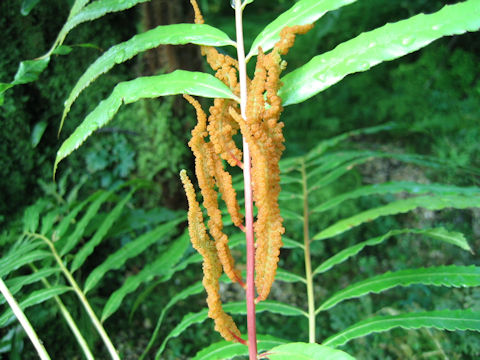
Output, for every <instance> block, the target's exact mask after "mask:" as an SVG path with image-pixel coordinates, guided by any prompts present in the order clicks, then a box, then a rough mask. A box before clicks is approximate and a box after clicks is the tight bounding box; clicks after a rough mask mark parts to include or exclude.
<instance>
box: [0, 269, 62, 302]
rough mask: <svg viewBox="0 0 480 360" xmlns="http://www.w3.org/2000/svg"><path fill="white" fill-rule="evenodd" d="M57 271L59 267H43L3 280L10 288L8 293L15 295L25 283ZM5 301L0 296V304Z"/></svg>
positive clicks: (35, 280)
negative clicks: (31, 272)
mask: <svg viewBox="0 0 480 360" xmlns="http://www.w3.org/2000/svg"><path fill="white" fill-rule="evenodd" d="M59 271H60V269H58V268H44V269H41V270H39V271H37V272H35V273H33V274H29V275H22V276H17V277H14V278H12V279H9V280H7V281H6V282H5V284H6V285H7V287H8V289H9V290H10V293H11V294H12V295H15V294H16V293H18V292H19V291H20V290H22V288H23V287H24V286H25V285H29V284H33V283H35V282H37V281H39V280H41V279H43V278H46V277H49V276H50V275H52V274H55V273H58V272H59ZM5 301H6V300H5V298H4V297H1V298H0V305H2V304H4V303H5Z"/></svg>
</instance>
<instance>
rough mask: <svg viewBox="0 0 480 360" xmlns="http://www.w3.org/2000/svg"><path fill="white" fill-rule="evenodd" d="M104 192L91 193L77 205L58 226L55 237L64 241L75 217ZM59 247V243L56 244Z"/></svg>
mask: <svg viewBox="0 0 480 360" xmlns="http://www.w3.org/2000/svg"><path fill="white" fill-rule="evenodd" d="M103 193H104V192H103V191H101V190H99V191H97V192H95V193H94V194H92V195H90V196H89V197H88V198H87V199H85V200H83V201H82V202H81V203H80V204H78V205H76V206H75V207H74V208H73V209H72V210H71V211H70V212H69V213H68V214H67V215H66V216H65V217H64V218H63V219H62V220H61V221H60V224H58V226H57V227H56V229H55V231H54V238H56V239H59V240H58V241H60V242H61V241H62V239H63V235H65V234H66V233H67V230H68V228H69V226H70V225H72V224H74V223H75V218H76V217H77V215H78V214H79V213H80V211H82V210H83V208H84V207H85V206H86V205H87V204H88V203H89V202H91V201H95V199H97V198H98V197H99V196H100V195H101V194H103ZM56 246H57V247H58V244H56Z"/></svg>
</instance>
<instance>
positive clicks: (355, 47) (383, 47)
mask: <svg viewBox="0 0 480 360" xmlns="http://www.w3.org/2000/svg"><path fill="white" fill-rule="evenodd" d="M479 14H480V3H479V2H478V1H477V0H468V1H465V2H461V3H458V4H455V5H447V6H445V7H444V8H443V9H441V10H440V11H438V12H436V13H433V14H429V15H425V14H419V15H416V16H413V17H411V18H409V19H406V20H402V21H399V22H397V23H393V24H387V25H385V26H382V27H380V28H378V29H375V30H372V31H369V32H366V33H363V34H361V35H359V36H357V37H356V38H354V39H351V40H349V41H346V42H344V43H342V44H340V45H338V46H337V47H336V48H335V49H333V50H332V51H329V52H327V53H325V54H322V55H318V56H316V57H314V58H313V59H312V60H310V61H309V62H308V63H307V64H305V65H303V66H301V67H300V68H298V69H296V70H294V71H292V72H291V73H289V74H287V75H286V76H284V77H283V78H282V79H281V80H282V81H283V83H284V86H283V87H282V88H281V89H280V93H279V95H280V96H281V97H282V99H283V105H284V106H286V105H291V104H296V103H300V102H302V101H304V100H306V99H308V98H310V97H312V96H314V95H315V94H317V93H319V92H321V91H323V90H325V89H326V88H328V87H330V86H331V85H333V84H335V83H337V82H339V81H340V80H342V79H343V78H344V77H345V76H346V75H348V74H352V73H355V72H361V71H366V70H368V69H370V68H371V67H372V66H375V65H377V64H379V63H381V62H383V61H388V60H393V59H396V58H399V57H401V56H403V55H406V54H408V53H411V52H414V51H416V50H418V49H420V48H422V47H424V46H426V45H428V44H430V43H431V42H432V41H434V40H436V39H439V38H441V37H443V36H449V35H457V34H463V33H465V32H467V31H477V30H478V28H479V27H480V15H479Z"/></svg>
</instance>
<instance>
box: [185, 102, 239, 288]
mask: <svg viewBox="0 0 480 360" xmlns="http://www.w3.org/2000/svg"><path fill="white" fill-rule="evenodd" d="M184 97H185V99H187V100H188V102H189V103H190V104H192V105H193V107H194V108H195V110H196V111H197V118H198V123H197V126H195V128H194V129H193V131H192V138H191V140H190V141H189V143H188V145H189V146H190V148H191V149H192V151H193V154H194V156H195V173H196V175H197V180H198V184H199V186H200V190H201V192H202V196H203V206H204V207H205V209H207V214H208V217H209V220H208V228H209V232H210V235H212V237H213V239H214V240H215V246H216V248H217V251H218V257H219V258H220V262H221V263H222V265H223V269H224V271H225V273H226V274H227V276H228V277H229V278H230V279H231V280H232V281H233V282H239V281H241V275H240V272H239V271H238V270H236V269H235V265H234V261H233V257H232V255H231V253H230V249H229V247H228V236H227V235H226V234H225V233H223V221H222V213H221V211H220V209H219V208H218V200H217V198H218V194H217V191H216V190H215V185H216V184H217V185H218V184H220V185H219V186H218V187H219V189H220V191H221V192H222V195H223V198H224V201H226V200H225V199H227V200H229V201H231V200H232V198H233V199H234V201H235V204H231V203H230V204H229V203H228V202H227V201H226V202H227V205H229V206H227V208H228V209H229V210H231V209H235V210H237V209H238V211H236V212H234V214H233V215H232V219H233V218H235V219H236V221H237V222H238V221H240V220H239V219H238V217H239V216H240V215H239V207H238V204H236V193H235V190H234V189H233V186H232V180H231V177H230V174H228V173H227V172H222V171H220V167H221V168H222V170H223V166H222V163H221V160H220V158H218V155H217V154H216V153H215V151H214V146H213V145H212V143H211V142H208V143H207V142H206V141H205V137H206V136H207V131H206V130H207V129H206V128H207V124H206V122H207V116H206V114H205V112H204V111H203V110H202V107H201V106H200V104H199V103H198V101H196V100H195V99H194V98H192V97H191V96H189V95H184ZM219 162H220V163H219ZM222 190H223V191H222Z"/></svg>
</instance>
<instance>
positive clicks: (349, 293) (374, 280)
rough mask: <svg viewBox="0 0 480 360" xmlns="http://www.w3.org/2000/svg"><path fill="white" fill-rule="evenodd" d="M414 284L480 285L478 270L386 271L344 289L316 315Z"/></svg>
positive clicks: (322, 305) (468, 267) (479, 272)
mask: <svg viewBox="0 0 480 360" xmlns="http://www.w3.org/2000/svg"><path fill="white" fill-rule="evenodd" d="M413 284H423V285H433V286H448V287H470V286H479V285H480V267H476V266H456V265H450V266H438V267H429V268H419V269H407V270H400V271H395V272H387V273H385V274H382V275H378V276H374V277H371V278H368V279H366V280H363V281H359V282H357V283H355V284H352V285H350V286H347V287H346V288H345V289H343V290H340V291H338V292H337V293H335V294H333V295H332V296H331V297H330V298H328V299H327V300H326V301H325V302H323V303H322V304H321V305H320V306H319V307H318V309H317V310H316V311H315V312H316V313H318V312H320V311H324V310H327V309H330V308H332V307H334V306H335V305H337V304H338V303H340V302H342V301H343V300H347V299H352V298H358V297H361V296H363V295H366V294H369V293H374V294H378V293H380V292H382V291H385V290H388V289H391V288H394V287H396V286H410V285H413Z"/></svg>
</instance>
